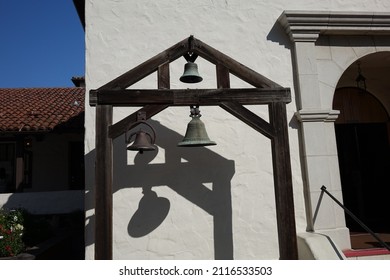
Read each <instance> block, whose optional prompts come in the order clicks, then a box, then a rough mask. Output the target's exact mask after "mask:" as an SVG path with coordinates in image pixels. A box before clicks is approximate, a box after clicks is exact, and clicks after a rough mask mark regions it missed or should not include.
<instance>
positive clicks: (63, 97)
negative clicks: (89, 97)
mask: <svg viewBox="0 0 390 280" xmlns="http://www.w3.org/2000/svg"><path fill="white" fill-rule="evenodd" d="M84 95H85V88H81V87H74V88H0V132H1V131H3V132H16V131H37V132H38V131H50V130H53V129H54V128H55V127H56V126H58V125H60V124H65V123H66V122H68V121H69V120H70V119H72V118H73V117H76V116H78V115H79V114H81V113H83V112H84Z"/></svg>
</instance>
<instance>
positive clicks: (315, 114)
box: [295, 109, 340, 122]
mask: <svg viewBox="0 0 390 280" xmlns="http://www.w3.org/2000/svg"><path fill="white" fill-rule="evenodd" d="M339 114H340V111H339V110H332V109H318V110H316V109H302V110H299V111H298V112H296V113H295V116H296V118H297V119H298V120H299V121H300V122H334V121H336V119H337V117H338V116H339Z"/></svg>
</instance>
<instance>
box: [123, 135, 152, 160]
mask: <svg viewBox="0 0 390 280" xmlns="http://www.w3.org/2000/svg"><path fill="white" fill-rule="evenodd" d="M134 135H135V138H134V142H133V144H132V145H129V146H128V147H127V149H128V150H131V151H139V152H140V154H142V153H143V152H144V151H154V150H156V146H154V137H152V136H151V135H150V134H149V133H147V132H145V131H143V130H139V131H138V132H135V133H133V134H131V135H130V137H129V139H128V140H127V142H128V143H130V140H131V138H132V137H133V136H134Z"/></svg>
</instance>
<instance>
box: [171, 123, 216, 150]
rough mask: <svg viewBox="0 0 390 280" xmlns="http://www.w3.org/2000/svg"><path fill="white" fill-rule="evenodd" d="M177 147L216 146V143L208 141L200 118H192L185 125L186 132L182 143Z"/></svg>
mask: <svg viewBox="0 0 390 280" xmlns="http://www.w3.org/2000/svg"><path fill="white" fill-rule="evenodd" d="M177 145H178V146H179V147H202V146H211V145H216V143H215V142H214V141H211V140H210V139H209V136H208V135H207V132H206V128H205V126H204V123H203V122H202V121H201V120H200V116H193V117H192V120H191V121H190V122H189V123H188V125H187V131H186V134H185V136H184V138H183V141H181V142H179V144H177Z"/></svg>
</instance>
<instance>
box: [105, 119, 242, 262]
mask: <svg viewBox="0 0 390 280" xmlns="http://www.w3.org/2000/svg"><path fill="white" fill-rule="evenodd" d="M148 123H149V124H150V125H152V126H153V128H154V129H155V130H156V133H157V139H156V145H157V146H159V147H161V148H163V149H164V150H165V163H157V164H154V163H150V162H151V161H152V160H153V159H154V157H155V156H156V155H157V152H158V151H157V150H158V149H157V150H156V151H150V152H144V153H143V154H140V153H138V154H137V155H136V156H135V159H134V165H128V163H127V152H130V151H127V150H126V143H125V141H124V138H123V137H119V138H117V139H116V140H115V141H114V145H113V146H114V166H113V168H114V182H113V183H114V184H113V185H114V192H116V191H118V190H120V189H122V188H129V187H133V188H134V187H142V189H143V197H142V198H141V201H140V202H139V205H138V209H137V211H136V212H135V213H134V215H133V216H132V218H131V219H130V221H129V224H128V233H129V235H130V236H132V237H140V236H145V235H147V234H149V233H150V232H152V231H153V230H155V229H156V228H157V227H158V226H159V225H160V224H161V223H163V222H164V219H165V218H166V216H167V215H168V212H169V208H170V202H169V200H168V199H167V198H163V197H158V196H157V194H156V192H154V191H153V190H151V188H152V187H157V186H168V187H169V188H171V189H172V190H174V191H175V192H176V193H178V194H179V195H181V196H182V197H184V198H185V199H187V200H188V201H190V202H191V203H193V204H195V205H197V206H198V207H200V208H201V209H203V210H204V211H206V212H207V213H208V214H210V215H212V216H213V234H214V257H215V259H226V260H228V259H233V229H232V201H231V182H230V181H231V179H232V177H233V175H234V172H235V168H234V161H233V160H228V159H226V158H224V157H222V156H220V155H219V154H217V153H215V152H213V151H211V150H209V149H207V148H204V147H196V148H184V147H177V143H179V142H180V141H181V140H182V139H183V136H182V135H180V134H179V133H177V132H175V131H173V130H171V129H169V128H167V127H165V126H163V125H161V124H160V123H159V122H157V121H154V120H149V121H148ZM159 152H162V149H161V150H160V151H159ZM182 159H184V160H185V162H182ZM145 174H147V176H145ZM205 182H212V190H210V189H208V188H207V187H206V186H204V183H205ZM156 213H157V214H156Z"/></svg>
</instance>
